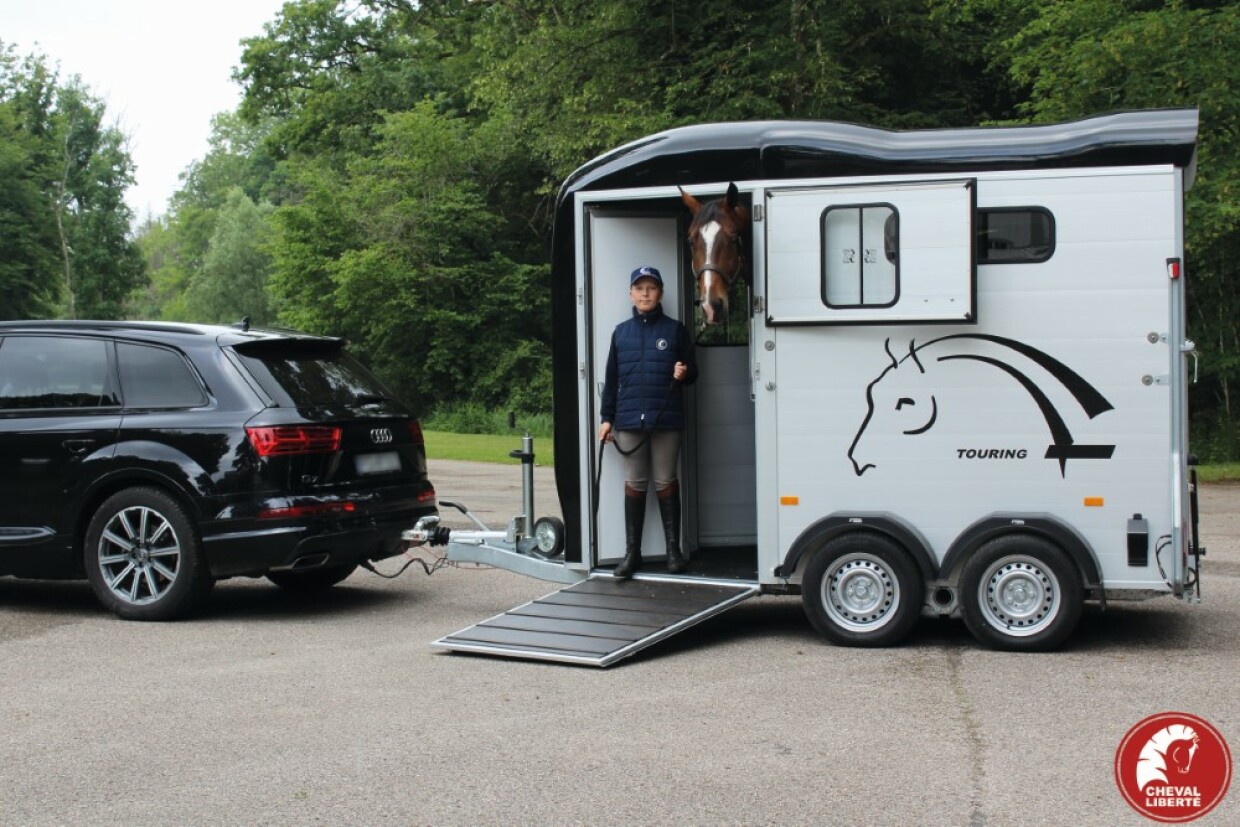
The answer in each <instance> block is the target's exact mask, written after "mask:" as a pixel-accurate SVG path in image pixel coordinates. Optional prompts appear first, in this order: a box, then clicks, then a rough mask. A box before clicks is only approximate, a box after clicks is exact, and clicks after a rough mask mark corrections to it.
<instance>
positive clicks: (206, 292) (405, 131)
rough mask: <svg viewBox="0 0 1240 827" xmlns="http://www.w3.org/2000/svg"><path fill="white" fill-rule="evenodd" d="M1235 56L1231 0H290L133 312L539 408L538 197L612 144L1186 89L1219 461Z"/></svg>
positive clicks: (541, 272)
mask: <svg viewBox="0 0 1240 827" xmlns="http://www.w3.org/2000/svg"><path fill="white" fill-rule="evenodd" d="M1237 53H1240V7H1237V6H1236V5H1235V4H1234V3H1233V2H1230V0H713V1H712V2H710V3H700V2H694V3H690V2H683V0H419V1H418V2H414V1H413V0H346V2H336V0H300V1H299V2H290V3H287V4H286V5H285V6H284V7H283V9H282V10H281V12H280V13H279V14H278V15H277V16H276V17H275V18H274V19H273V20H272V21H271V22H269V23H268V24H267V25H266V26H265V27H264V30H263V32H261V33H256V34H255V36H254V37H252V38H249V39H247V40H246V41H244V52H243V55H242V58H241V62H240V64H239V66H238V67H237V68H236V70H235V79H236V80H237V81H238V82H239V83H240V84H241V86H242V88H243V91H244V97H243V100H242V103H241V104H240V106H239V107H238V108H237V110H236V111H234V112H227V113H221V114H220V115H219V116H218V117H217V118H216V119H215V121H214V124H213V134H212V139H211V144H210V149H209V151H208V153H207V154H206V155H205V156H204V157H203V158H202V159H200V160H199V161H197V162H196V163H194V164H193V165H192V166H191V167H190V168H189V169H188V170H187V171H186V172H185V175H184V177H183V182H182V186H181V188H180V190H179V191H178V192H177V194H176V195H175V196H174V198H173V199H172V202H171V203H170V205H169V210H168V213H167V214H166V215H165V216H163V217H161V218H160V219H159V220H157V221H152V222H149V223H148V224H147V225H146V226H144V227H142V228H140V229H139V230H138V232H137V236H136V242H137V244H138V245H139V246H140V248H141V250H142V254H143V257H144V259H145V262H146V272H147V279H146V280H145V282H143V283H142V284H141V286H140V287H139V289H137V290H130V291H129V292H128V293H127V303H126V304H125V306H124V307H123V308H122V312H125V313H128V314H131V315H138V316H144V317H157V318H167V319H193V320H198V321H233V320H235V319H237V318H240V317H241V316H249V317H251V319H252V320H254V321H256V322H267V323H278V324H282V325H287V326H292V327H297V328H301V329H306V330H310V331H315V332H326V333H333V334H338V335H344V336H346V337H348V338H349V339H350V340H351V341H352V342H353V343H354V348H355V350H356V351H357V352H359V353H360V354H362V355H363V357H364V358H365V359H366V360H367V361H368V362H369V363H370V364H371V365H372V366H373V367H374V368H375V369H376V370H377V371H378V372H379V373H380V374H381V375H382V376H383V378H384V379H386V380H387V381H388V383H389V384H391V385H392V386H393V389H394V390H396V391H397V392H398V393H403V394H406V395H408V396H409V397H410V399H411V401H412V402H414V403H415V405H418V406H419V407H420V408H421V409H422V410H423V411H424V412H425V411H426V410H429V409H431V408H435V407H442V406H450V405H457V404H462V403H474V404H477V405H481V406H485V407H492V408H494V407H511V408H516V409H519V410H529V411H545V410H547V409H549V407H550V402H549V400H550V382H549V373H550V356H549V353H550V348H549V342H550V337H551V329H550V318H549V312H548V295H547V291H548V284H549V265H548V261H549V241H550V239H549V235H550V219H551V208H552V204H553V201H554V198H555V194H556V191H557V188H558V186H559V183H560V182H561V181H562V180H563V179H564V177H565V176H567V175H568V174H569V173H570V172H571V171H572V170H573V169H575V168H576V167H577V166H579V165H580V164H582V163H584V162H586V161H588V160H589V159H591V158H592V157H594V156H596V155H598V154H600V153H601V152H604V151H606V150H608V149H610V148H612V147H615V146H617V145H619V144H621V143H624V142H626V141H630V140H633V139H635V138H638V137H641V136H643V135H646V134H650V133H652V132H656V131H659V130H661V129H665V128H669V127H674V126H679V125H684V124H690V123H699V122H705V121H722V120H749V119H761V118H805V119H831V120H843V121H852V122H858V123H865V124H870V125H875V126H881V127H888V128H896V129H907V128H934V127H957V126H973V125H979V124H1019V123H1039V122H1050V121H1059V120H1070V119H1074V118H1079V117H1085V116H1088V115H1093V114H1098V113H1102V112H1109V111H1115V110H1120V109H1136V108H1151V107H1172V106H1174V107H1179V106H1196V107H1198V108H1199V109H1200V111H1201V132H1200V145H1199V153H1198V168H1197V175H1196V182H1195V185H1194V187H1193V189H1192V191H1191V192H1190V194H1189V199H1188V203H1187V220H1186V226H1187V238H1186V247H1187V250H1186V253H1187V256H1186V258H1187V264H1188V283H1189V286H1190V309H1189V312H1190V325H1189V327H1190V331H1191V332H1192V334H1193V336H1194V338H1195V339H1196V340H1197V343H1198V347H1199V350H1200V352H1201V356H1202V359H1201V374H1200V381H1199V382H1198V384H1197V385H1195V386H1194V388H1193V390H1192V394H1193V396H1192V405H1193V411H1194V428H1195V430H1196V434H1195V436H1196V439H1197V444H1198V446H1200V447H1202V448H1204V449H1205V453H1206V455H1207V456H1209V457H1212V458H1225V457H1236V456H1240V436H1238V435H1237V434H1238V432H1240V428H1237V427H1236V426H1237V416H1238V415H1240V410H1238V406H1240V399H1237V393H1238V391H1240V325H1237V322H1236V319H1237V318H1238V317H1240V313H1238V311H1240V297H1238V296H1237V293H1236V291H1235V289H1234V288H1233V287H1232V285H1233V283H1234V282H1233V277H1234V276H1235V274H1236V270H1237V266H1238V265H1237V263H1236V262H1237V255H1236V254H1237V253H1240V204H1238V202H1237V199H1236V192H1235V190H1236V187H1237V186H1238V185H1240V160H1238V158H1240V153H1238V152H1237V149H1240V62H1237V61H1235V60H1234V57H1233V56H1234V55H1235V54H1237ZM11 97H12V96H11V95H7V94H2V95H0V101H4V102H6V103H7V102H8V101H9V100H10V98H11ZM4 111H5V110H3V109H0V130H4V129H6V128H7V127H6V123H7V122H6V121H5V120H4V118H5V117H6V116H5V115H4ZM6 134H7V133H6ZM48 146H56V145H55V144H54V143H53V144H49V145H48ZM49 157H50V156H49ZM6 163H8V161H7V160H6V159H4V158H0V164H6ZM48 169H52V167H48ZM41 187H42V188H41V189H40V188H39V187H36V188H35V189H36V190H38V192H39V193H40V194H41V197H43V198H44V199H45V200H47V199H48V196H49V194H52V195H54V194H55V192H56V190H55V189H54V187H52V188H50V189H49V188H48V186H47V185H46V183H44V184H43V185H41ZM51 200H52V201H55V199H54V198H52V199H51ZM65 214H66V215H72V214H74V213H73V211H72V210H66V211H65ZM54 226H55V225H54V223H53V224H43V225H40V230H39V232H42V233H47V232H51V231H52V230H51V229H49V228H54ZM43 240H45V239H41V238H40V239H36V238H33V237H32V238H31V239H30V240H29V245H30V246H31V247H39V244H40V243H41V242H42V241H43ZM39 249H43V248H42V247H39ZM51 249H52V250H53V252H54V251H55V249H56V248H55V246H54V245H53V246H52V247H51ZM75 249H76V248H75ZM52 258H54V256H53V257H52ZM44 264H46V262H45V263H44ZM41 266H43V265H41ZM6 272H7V271H6ZM31 272H34V271H31ZM38 272H43V271H42V270H39V271H38ZM51 272H55V271H54V269H53V270H52V271H51ZM80 272H81V271H80V268H79V273H80ZM80 278H81V279H85V278H87V276H86V275H85V274H81V275H80ZM61 281H62V283H64V284H69V283H70V282H69V281H67V280H63V279H62V280H61ZM8 283H9V281H8V279H7V276H6V277H4V281H0V285H7V284H8ZM13 283H15V284H16V283H17V282H13ZM122 283H123V282H122V281H120V280H117V284H122ZM49 284H50V282H49ZM0 289H8V288H7V287H6V286H0ZM58 289H59V288H58ZM61 295H62V294H61V293H59V292H57V290H52V291H51V292H50V293H48V294H47V296H48V299H49V300H51V301H55V300H57V296H61ZM44 306H45V307H52V306H53V305H44ZM27 312H29V311H27ZM78 312H79V315H80V302H79V308H78Z"/></svg>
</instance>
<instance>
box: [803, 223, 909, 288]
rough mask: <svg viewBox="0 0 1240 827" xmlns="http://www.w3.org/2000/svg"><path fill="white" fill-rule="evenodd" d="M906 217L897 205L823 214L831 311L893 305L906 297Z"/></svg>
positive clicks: (825, 281) (825, 274) (824, 261)
mask: <svg viewBox="0 0 1240 827" xmlns="http://www.w3.org/2000/svg"><path fill="white" fill-rule="evenodd" d="M899 250H900V216H899V213H897V212H896V208H895V207H894V206H892V205H891V204H855V205H848V206H840V207H828V208H827V209H825V210H823V212H822V298H823V302H825V303H826V305H827V306H828V307H890V306H891V305H893V304H895V303H896V300H897V299H899V297H900V254H899Z"/></svg>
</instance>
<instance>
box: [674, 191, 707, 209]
mask: <svg viewBox="0 0 1240 827" xmlns="http://www.w3.org/2000/svg"><path fill="white" fill-rule="evenodd" d="M676 189H678V190H680V200H681V201H683V202H685V206H686V207H688V208H689V212H691V213H693V214H694V215H697V214H698V210H700V209H702V202H700V201H698V200H697V199H696V198H694V197H693V196H692V195H690V194H689V193H687V192H685V191H684V189H683V188H682V187H677V188H676Z"/></svg>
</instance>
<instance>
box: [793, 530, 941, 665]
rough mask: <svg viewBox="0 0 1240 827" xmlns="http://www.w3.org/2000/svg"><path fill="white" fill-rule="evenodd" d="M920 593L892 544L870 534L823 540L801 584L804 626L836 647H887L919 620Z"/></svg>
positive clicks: (916, 578)
mask: <svg viewBox="0 0 1240 827" xmlns="http://www.w3.org/2000/svg"><path fill="white" fill-rule="evenodd" d="M924 591H925V588H924V585H923V582H922V576H921V572H920V570H919V569H918V567H917V564H916V563H915V562H914V561H913V558H912V557H911V556H910V555H909V554H908V552H907V551H905V550H904V549H903V548H901V547H900V545H899V544H897V543H896V542H894V541H893V540H890V539H888V538H887V537H883V536H881V535H878V534H873V533H870V532H855V533H850V534H845V535H843V536H840V537H835V538H834V539H832V540H830V541H828V542H827V543H826V544H825V545H824V546H823V547H822V548H821V549H819V550H818V552H817V553H816V554H814V556H813V557H812V558H811V559H810V561H809V563H808V564H807V565H806V567H805V574H804V576H803V577H802V579H801V602H802V605H803V607H804V609H805V614H806V616H807V617H808V618H809V622H810V624H811V625H813V627H814V628H815V629H816V630H817V631H818V632H819V633H820V634H822V635H823V636H824V637H826V638H827V639H828V640H830V641H831V642H832V643H835V644H837V645H840V646H891V645H893V644H896V643H898V642H899V641H900V640H902V639H903V638H904V637H905V636H906V635H907V634H908V633H909V632H910V631H911V630H912V628H913V626H914V625H915V624H916V623H917V618H918V617H920V616H921V606H922V602H923V594H924Z"/></svg>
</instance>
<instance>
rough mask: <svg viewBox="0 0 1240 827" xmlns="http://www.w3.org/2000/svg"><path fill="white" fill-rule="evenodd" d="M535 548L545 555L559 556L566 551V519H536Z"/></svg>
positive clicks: (549, 556)
mask: <svg viewBox="0 0 1240 827" xmlns="http://www.w3.org/2000/svg"><path fill="white" fill-rule="evenodd" d="M534 549H535V550H536V551H537V552H538V553H539V554H540V555H541V556H543V557H548V558H551V557H559V556H560V555H561V554H562V553H563V552H564V521H563V520H561V519H560V518H559V517H540V518H538V519H537V520H535V521H534Z"/></svg>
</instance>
